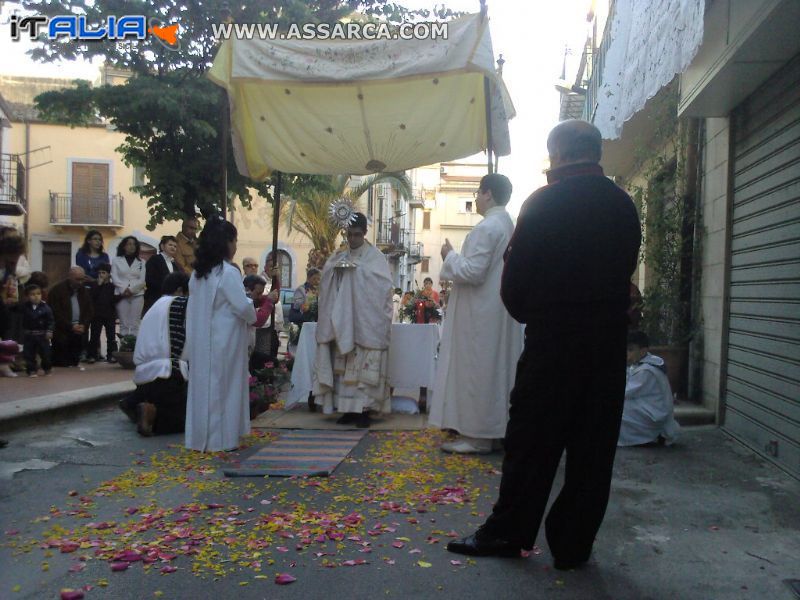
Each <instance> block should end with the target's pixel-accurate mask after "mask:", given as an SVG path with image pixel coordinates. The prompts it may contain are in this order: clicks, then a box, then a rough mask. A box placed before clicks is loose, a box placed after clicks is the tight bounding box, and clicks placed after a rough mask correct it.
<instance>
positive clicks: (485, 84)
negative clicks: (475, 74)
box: [483, 75, 494, 175]
mask: <svg viewBox="0 0 800 600" xmlns="http://www.w3.org/2000/svg"><path fill="white" fill-rule="evenodd" d="M483 98H484V106H485V109H486V110H485V114H486V170H487V172H488V173H489V175H491V174H492V173H493V172H494V171H493V170H492V168H493V165H492V147H493V146H494V144H493V142H492V98H491V95H490V94H489V78H488V77H486V76H485V75H484V77H483Z"/></svg>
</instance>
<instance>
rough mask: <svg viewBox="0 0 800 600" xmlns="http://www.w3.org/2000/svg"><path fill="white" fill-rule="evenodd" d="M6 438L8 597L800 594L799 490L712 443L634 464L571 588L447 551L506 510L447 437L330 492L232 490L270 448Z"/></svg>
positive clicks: (114, 428)
mask: <svg viewBox="0 0 800 600" xmlns="http://www.w3.org/2000/svg"><path fill="white" fill-rule="evenodd" d="M6 437H7V438H8V439H9V441H10V444H9V446H8V447H7V448H5V449H2V450H0V573H1V574H2V576H0V598H2V599H5V598H36V599H39V598H58V597H59V594H60V591H61V590H62V589H65V588H72V589H75V588H82V587H84V586H91V588H90V589H88V590H86V591H85V592H84V594H85V598H87V599H91V598H122V599H127V598H131V599H141V598H159V597H160V598H193V599H194V598H234V597H235V598H240V599H242V600H244V599H247V598H304V599H305V598H309V599H314V598H325V599H330V598H491V599H495V600H497V599H504V598H609V599H611V598H614V599H625V598H631V599H634V598H636V599H642V598H654V599H656V598H681V599H685V598H704V599H709V598H771V599H782V598H786V599H789V598H793V595H792V594H791V592H790V591H789V588H788V587H787V586H786V585H785V584H784V583H783V579H786V578H800V562H798V560H797V557H798V556H800V535H798V534H800V503H798V502H797V498H798V497H800V484H798V482H796V481H794V480H792V479H789V478H788V477H787V476H785V475H784V474H782V473H781V472H779V471H777V470H775V469H774V468H773V467H771V466H769V465H766V464H764V463H762V462H761V461H759V460H757V459H756V458H754V457H753V456H752V455H750V454H749V453H747V452H745V451H743V450H742V449H741V448H740V447H739V446H738V445H736V444H733V443H731V442H730V441H728V440H727V439H726V438H725V437H724V436H723V435H722V434H721V433H720V432H719V431H717V430H714V429H698V430H692V431H688V432H686V434H685V435H684V438H683V440H682V442H681V444H680V445H679V446H677V447H674V448H669V449H663V448H662V449H634V450H628V449H626V450H624V451H621V452H620V453H619V454H618V459H617V468H616V475H615V482H614V491H613V495H612V501H611V504H610V507H609V511H608V514H607V518H606V521H605V523H604V526H603V528H602V529H601V532H600V535H599V537H598V540H597V543H596V546H595V552H594V555H593V558H592V561H591V562H590V564H589V566H588V567H587V568H585V569H583V570H581V571H574V572H567V573H563V572H559V571H554V570H553V569H552V568H551V566H550V564H551V558H550V555H549V552H548V550H547V548H546V544H544V542H541V543H542V549H541V550H538V549H537V550H536V551H535V552H534V554H533V555H531V556H529V557H527V558H520V559H480V560H467V559H465V558H464V557H459V556H456V555H451V554H449V553H447V552H446V551H445V548H444V546H445V545H446V543H447V541H448V540H449V539H450V536H453V535H456V534H462V533H468V532H471V531H472V530H473V529H474V528H475V526H476V525H477V524H479V523H480V522H482V520H483V517H484V515H485V513H486V512H487V511H489V510H490V509H491V505H492V502H493V500H494V497H495V494H496V489H497V484H498V483H499V471H498V469H499V468H500V462H501V455H500V454H493V455H490V456H488V457H472V458H467V459H464V458H462V457H452V456H445V455H443V454H441V453H440V452H439V451H438V449H437V447H436V446H437V443H438V440H439V438H438V434H435V433H432V432H409V433H371V434H369V435H368V436H367V437H366V438H364V439H363V440H362V441H361V442H360V443H359V444H358V446H356V448H355V449H354V451H353V452H352V454H351V457H350V458H348V459H346V460H345V461H344V462H343V463H342V464H341V465H340V466H339V468H338V469H337V471H336V473H335V475H334V476H333V477H331V478H328V479H323V478H312V479H282V478H273V479H264V478H235V479H229V478H226V477H224V476H223V475H222V472H221V469H222V467H223V466H225V464H227V463H231V462H236V461H237V460H239V459H240V458H241V456H242V455H243V454H244V455H246V453H248V452H251V451H252V450H244V451H243V452H241V453H227V454H221V455H217V456H204V455H200V454H197V453H190V452H186V451H184V450H182V449H181V447H180V444H181V441H182V437H181V436H179V435H178V436H168V437H160V438H148V439H144V438H140V437H139V436H137V435H136V433H135V432H134V430H133V426H132V425H131V424H130V423H129V422H128V421H127V420H126V419H125V417H124V416H123V415H122V414H121V413H119V412H118V411H116V410H115V409H113V408H107V409H100V410H97V411H96V412H94V413H92V414H85V415H82V416H78V417H75V418H72V419H70V420H63V421H59V422H55V423H51V424H49V425H46V426H40V427H36V428H30V429H25V430H21V431H16V432H13V433H11V434H9V435H7V436H6ZM265 441H266V439H264V438H262V439H256V440H254V443H264V442H265ZM20 469H27V470H20ZM540 540H541V537H540ZM137 557H138V558H137ZM122 558H127V559H128V560H129V561H130V562H126V561H123V560H121V559H122ZM139 558H144V559H145V560H139ZM453 560H455V561H458V562H456V563H455V564H453V563H451V561H453ZM114 562H117V563H122V564H123V565H126V564H127V565H128V567H127V568H126V569H125V570H121V571H112V567H111V565H112V563H114ZM146 563H147V564H146ZM279 574H289V575H291V576H292V577H294V578H295V579H296V581H294V582H292V583H290V584H287V585H279V584H276V582H275V580H276V576H277V575H279Z"/></svg>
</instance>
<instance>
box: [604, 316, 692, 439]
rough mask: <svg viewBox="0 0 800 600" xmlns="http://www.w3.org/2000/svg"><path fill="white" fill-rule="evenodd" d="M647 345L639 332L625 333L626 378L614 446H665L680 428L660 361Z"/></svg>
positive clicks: (644, 337) (662, 362)
mask: <svg viewBox="0 0 800 600" xmlns="http://www.w3.org/2000/svg"><path fill="white" fill-rule="evenodd" d="M649 347H650V342H649V340H648V339H647V335H646V334H644V333H643V332H641V331H633V332H631V333H629V334H628V378H627V381H626V384H625V406H624V408H623V410H622V425H621V427H620V431H619V441H618V442H617V445H618V446H640V445H643V444H651V443H657V444H659V445H661V444H667V445H669V444H672V443H673V442H674V441H675V438H676V437H677V435H678V433H679V431H680V426H679V425H678V423H677V422H676V421H675V417H674V415H673V400H672V390H671V388H670V385H669V380H668V379H667V375H666V372H665V368H664V360H663V359H662V358H660V357H658V356H654V355H652V354H650V352H649V351H648V350H649Z"/></svg>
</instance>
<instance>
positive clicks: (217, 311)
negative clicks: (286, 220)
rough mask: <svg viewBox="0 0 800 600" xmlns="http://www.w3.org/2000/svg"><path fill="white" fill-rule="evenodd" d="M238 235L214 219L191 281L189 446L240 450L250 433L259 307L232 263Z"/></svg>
mask: <svg viewBox="0 0 800 600" xmlns="http://www.w3.org/2000/svg"><path fill="white" fill-rule="evenodd" d="M236 236H237V232H236V228H235V227H234V226H233V225H231V224H230V223H228V222H227V221H224V220H222V219H218V218H212V219H209V221H208V223H207V224H206V226H205V228H204V229H203V232H202V233H201V234H200V238H199V244H198V248H197V251H196V253H195V258H196V261H195V264H194V272H193V273H192V278H191V280H190V281H189V306H188V309H187V313H186V345H185V348H186V349H187V352H186V354H187V355H186V360H187V362H188V364H189V393H188V400H187V404H186V447H187V448H190V449H192V450H200V451H201V452H216V451H219V450H232V449H235V448H237V447H238V446H239V438H240V437H241V436H243V435H246V434H247V433H249V432H250V409H249V389H248V376H249V374H248V371H247V341H248V325H251V324H252V323H255V321H256V311H255V308H254V307H253V302H252V300H250V299H249V298H248V297H247V296H246V295H245V291H244V286H243V285H242V277H241V275H240V273H239V271H238V270H237V269H236V268H235V267H233V266H232V265H231V264H230V262H229V261H230V260H231V259H232V258H233V256H234V255H235V254H236Z"/></svg>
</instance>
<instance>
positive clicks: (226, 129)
mask: <svg viewBox="0 0 800 600" xmlns="http://www.w3.org/2000/svg"><path fill="white" fill-rule="evenodd" d="M220 106H221V108H222V114H221V115H220V116H221V117H222V134H221V135H220V144H222V190H221V191H222V203H221V204H222V218H223V219H227V218H228V137H230V123H229V118H230V113H229V111H228V93H227V92H226V91H225V90H222V103H221V105H220Z"/></svg>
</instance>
